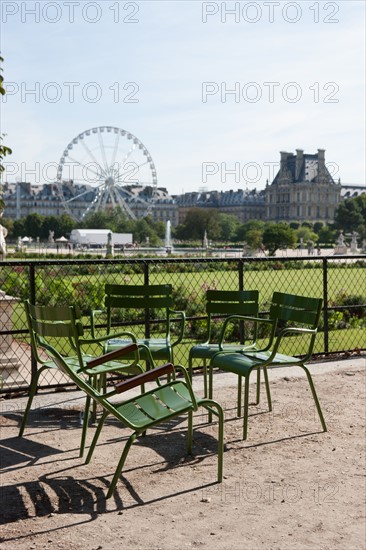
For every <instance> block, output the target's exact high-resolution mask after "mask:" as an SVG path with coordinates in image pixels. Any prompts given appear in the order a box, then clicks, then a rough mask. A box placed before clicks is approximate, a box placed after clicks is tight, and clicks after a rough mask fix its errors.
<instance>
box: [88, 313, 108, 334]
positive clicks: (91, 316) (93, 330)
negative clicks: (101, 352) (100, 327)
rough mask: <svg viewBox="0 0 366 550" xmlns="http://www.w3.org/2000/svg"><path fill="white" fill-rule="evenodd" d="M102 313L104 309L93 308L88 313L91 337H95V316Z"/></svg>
mask: <svg viewBox="0 0 366 550" xmlns="http://www.w3.org/2000/svg"><path fill="white" fill-rule="evenodd" d="M102 313H105V310H104V309H93V310H92V311H91V313H90V325H91V334H92V337H93V338H95V318H96V316H97V315H101V314H102Z"/></svg>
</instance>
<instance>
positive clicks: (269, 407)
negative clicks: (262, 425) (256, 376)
mask: <svg viewBox="0 0 366 550" xmlns="http://www.w3.org/2000/svg"><path fill="white" fill-rule="evenodd" d="M259 370H260V369H258V371H259ZM263 374H264V381H265V384H266V392H267V403H268V410H269V412H271V411H272V399H271V390H270V389H269V380H268V371H267V367H263Z"/></svg>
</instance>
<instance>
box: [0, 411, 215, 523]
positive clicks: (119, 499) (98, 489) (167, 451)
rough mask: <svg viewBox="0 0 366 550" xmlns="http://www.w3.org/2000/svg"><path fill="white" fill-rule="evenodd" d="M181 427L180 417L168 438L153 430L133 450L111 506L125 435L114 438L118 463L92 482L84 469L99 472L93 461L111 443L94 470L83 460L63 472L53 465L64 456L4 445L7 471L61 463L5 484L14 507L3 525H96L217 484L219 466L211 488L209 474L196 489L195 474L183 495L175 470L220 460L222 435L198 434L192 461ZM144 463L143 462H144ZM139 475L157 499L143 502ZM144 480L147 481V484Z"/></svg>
mask: <svg viewBox="0 0 366 550" xmlns="http://www.w3.org/2000/svg"><path fill="white" fill-rule="evenodd" d="M180 422H183V419H180V418H179V417H178V418H176V419H173V420H172V421H170V422H169V423H167V424H166V427H167V428H168V427H169V431H167V432H166V433H165V432H164V431H163V430H162V426H161V425H160V426H159V429H157V430H154V429H150V430H149V431H148V433H147V435H146V436H140V437H139V438H138V440H137V441H136V442H135V443H134V445H133V446H132V448H131V451H130V453H129V456H128V458H127V462H126V465H125V468H124V470H123V472H122V474H121V476H120V480H119V482H118V484H117V487H116V490H115V492H114V495H113V497H112V498H111V499H109V500H108V501H107V500H106V499H105V496H106V493H107V490H108V487H109V484H110V481H111V478H112V475H113V473H114V467H115V466H117V462H118V459H119V456H120V453H122V450H123V446H124V443H125V441H124V440H125V439H126V438H125V433H122V434H121V436H122V437H121V439H122V440H119V441H117V440H116V439H115V438H113V442H112V444H113V460H112V459H111V460H109V459H108V461H107V465H106V466H103V467H102V468H103V469H102V472H101V475H97V476H93V474H92V475H90V474H89V476H88V477H86V478H82V477H81V478H79V477H78V472H80V469H79V468H83V471H84V472H85V471H88V469H89V471H90V472H93V471H95V470H93V461H94V460H95V459H96V458H97V456H98V448H99V452H101V450H102V449H103V448H104V449H103V450H104V453H105V445H106V444H108V443H105V442H101V444H100V445H99V444H98V446H97V448H96V450H95V456H94V457H93V458H92V460H91V462H90V464H89V465H85V464H84V461H83V459H79V460H80V464H79V465H76V466H75V465H72V466H69V467H65V468H62V469H59V470H57V469H55V465H54V466H53V465H52V464H53V462H55V463H57V465H58V466H60V461H62V460H63V459H62V453H63V452H64V451H62V450H60V449H54V448H52V447H49V446H47V445H43V444H41V443H37V442H34V441H30V440H28V439H26V438H18V437H14V438H9V439H7V440H2V441H1V443H0V444H1V447H2V448H1V454H2V466H3V467H7V468H9V467H11V466H14V467H16V469H20V468H27V467H28V466H30V467H31V466H33V465H34V464H35V463H36V461H37V460H38V459H40V458H44V457H47V456H50V457H51V456H52V457H55V455H57V457H56V458H55V461H52V460H50V461H49V462H48V464H49V466H46V468H45V469H44V470H43V471H46V473H45V474H44V475H40V476H39V478H38V479H37V480H32V481H24V482H14V483H12V484H9V485H6V482H5V483H4V484H3V486H2V502H6V503H9V505H7V506H3V509H2V514H1V519H0V524H7V523H10V522H14V521H18V520H22V519H27V518H30V517H35V516H36V517H41V516H43V517H44V516H49V515H50V514H87V515H89V519H88V521H90V520H92V519H95V518H96V517H97V516H98V514H101V513H105V512H108V511H109V510H111V508H114V510H116V508H117V509H118V510H120V509H127V508H131V507H135V506H141V505H151V504H154V503H158V502H159V501H162V500H165V499H166V498H171V497H173V496H178V495H180V494H185V493H190V492H192V491H196V490H198V489H201V488H202V487H206V486H211V485H214V484H216V463H215V464H214V465H213V467H212V468H210V470H212V471H210V475H209V477H210V478H211V474H212V480H211V479H209V483H206V481H207V478H208V474H205V483H204V484H203V485H202V482H201V483H200V481H199V479H197V484H195V486H194V487H192V483H190V480H191V479H192V478H193V479H194V475H193V476H192V475H191V474H192V472H190V470H189V469H187V472H185V473H183V476H184V477H185V479H186V480H187V487H186V488H183V489H182V490H177V489H176V488H175V486H174V483H172V482H171V480H170V479H169V470H171V469H173V468H179V467H181V468H183V469H184V468H189V465H192V464H197V463H199V462H201V461H203V460H204V459H205V458H208V456H214V457H215V460H216V457H217V439H216V433H213V435H212V436H211V435H210V434H209V433H204V432H202V431H195V432H194V439H193V453H194V455H193V456H189V455H188V454H187V433H186V429H185V428H184V427H183V429H182V430H181V429H179V428H178V426H179V423H180ZM176 428H178V429H176ZM209 429H210V428H209ZM212 429H213V430H214V432H216V431H217V426H216V425H213V428H212ZM154 432H155V433H154ZM106 433H108V430H105V431H104V434H106ZM109 444H111V442H109ZM100 447H101V448H100ZM138 447H144V448H149V449H151V450H153V451H154V452H155V453H157V455H158V457H154V453H150V459H148V460H146V459H145V457H144V455H145V454H146V453H145V452H144V450H143V452H142V453H141V449H138ZM134 451H135V453H134ZM65 452H66V451H65ZM196 453H197V454H196ZM73 454H75V456H73V457H72V459H73V460H77V449H75V453H73ZM67 455H68V459H69V458H70V452H69V450H67ZM137 457H138V458H137ZM141 457H142V460H143V461H141ZM160 457H161V458H162V460H161V459H160ZM136 460H138V461H139V463H138V464H136ZM21 464H22V465H21ZM42 465H44V463H42ZM56 468H57V466H56ZM97 469H98V473H100V466H98V468H97ZM47 470H48V471H47ZM136 471H138V472H139V474H138V477H139V480H140V482H139V487H140V488H141V487H144V485H145V488H146V485H149V486H150V489H151V487H152V488H153V490H152V492H153V495H152V496H151V497H148V498H146V497H145V496H144V497H142V496H140V494H139V488H138V487H135V486H134V483H133V482H132V481H131V479H130V478H132V477H135V476H133V474H134V472H136ZM166 471H167V472H166ZM165 472H166V473H165ZM142 473H143V474H144V475H143V476H141V474H142ZM162 473H164V475H163V476H161V474H162ZM37 475H39V474H37ZM81 476H82V475H81ZM197 477H198V476H197ZM165 478H166V480H165ZM144 479H145V480H146V481H145V482H144ZM4 481H5V480H4ZM144 494H145V491H144Z"/></svg>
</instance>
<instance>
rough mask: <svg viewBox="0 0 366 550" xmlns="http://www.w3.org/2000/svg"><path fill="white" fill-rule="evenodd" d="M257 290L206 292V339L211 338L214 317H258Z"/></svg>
mask: <svg viewBox="0 0 366 550" xmlns="http://www.w3.org/2000/svg"><path fill="white" fill-rule="evenodd" d="M258 300H259V292H258V290H207V292H206V313H207V323H208V326H207V330H208V338H209V339H210V337H211V331H212V321H213V318H214V317H221V316H222V317H226V316H229V315H247V316H252V317H256V316H257V315H258V307H259V306H258Z"/></svg>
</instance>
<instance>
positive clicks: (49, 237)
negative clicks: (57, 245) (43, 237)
mask: <svg viewBox="0 0 366 550" xmlns="http://www.w3.org/2000/svg"><path fill="white" fill-rule="evenodd" d="M54 236H55V232H54V231H52V230H51V229H50V230H49V232H48V242H49V243H54V242H55V239H54Z"/></svg>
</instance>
